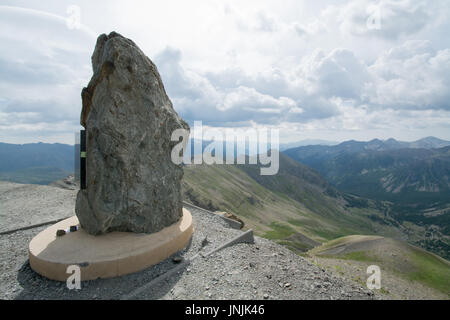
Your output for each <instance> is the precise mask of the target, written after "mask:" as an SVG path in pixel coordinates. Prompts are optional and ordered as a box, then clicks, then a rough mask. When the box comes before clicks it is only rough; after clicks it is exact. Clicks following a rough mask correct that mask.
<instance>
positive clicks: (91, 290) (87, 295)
mask: <svg viewBox="0 0 450 320" xmlns="http://www.w3.org/2000/svg"><path fill="white" fill-rule="evenodd" d="M191 244H192V238H191V240H190V241H189V244H188V246H187V247H186V248H185V249H183V250H182V251H179V252H177V253H175V254H174V255H172V256H171V257H169V258H167V259H166V260H164V261H162V262H160V263H159V264H157V265H155V266H152V267H149V268H147V269H145V270H143V271H140V272H137V273H133V274H129V275H124V276H121V277H117V278H110V279H97V280H89V281H83V282H82V283H81V289H80V290H75V289H73V290H69V289H68V288H67V285H66V283H65V282H60V281H54V280H49V279H47V278H45V277H43V276H41V275H39V274H37V273H36V272H34V271H33V270H32V269H31V267H30V263H29V261H28V260H27V261H26V262H25V263H24V264H23V265H22V267H21V268H20V270H19V272H18V275H17V280H18V282H19V283H20V285H21V286H22V288H23V290H22V291H21V292H20V293H19V295H17V296H16V298H15V299H16V300H35V299H37V300H40V299H50V300H77V299H79V300H92V299H121V298H122V297H123V296H126V295H129V294H130V293H132V292H134V291H135V290H137V289H139V288H141V287H142V286H144V285H145V284H147V283H149V282H150V281H152V280H154V279H156V278H157V277H159V276H161V275H163V274H165V273H166V272H168V271H169V270H171V269H172V268H175V267H177V266H179V263H176V262H174V259H173V258H175V257H180V258H182V260H184V256H185V254H186V252H188V250H189V249H190V248H191ZM187 266H188V264H184V265H183V266H180V267H181V268H180V270H179V272H176V273H175V274H173V275H171V276H170V277H167V278H166V279H164V280H162V281H160V282H159V283H158V284H156V285H155V286H153V287H150V288H146V290H145V297H149V298H151V299H160V298H162V297H164V295H166V294H167V293H168V292H170V290H171V289H172V288H173V287H174V286H175V284H176V283H177V282H178V281H179V279H180V277H181V276H182V274H183V272H185V269H186V268H187ZM68 276H69V274H68ZM134 299H139V296H136V297H134Z"/></svg>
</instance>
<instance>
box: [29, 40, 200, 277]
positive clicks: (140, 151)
mask: <svg viewBox="0 0 450 320" xmlns="http://www.w3.org/2000/svg"><path fill="white" fill-rule="evenodd" d="M92 67H93V73H94V74H93V76H92V79H91V80H90V82H89V84H88V86H87V87H86V88H83V90H82V92H81V97H82V111H81V125H82V126H83V127H85V129H86V176H85V179H86V188H85V189H81V190H79V192H78V195H77V200H76V205H75V212H76V216H73V217H71V218H68V219H66V220H63V221H61V222H58V223H56V224H54V225H52V226H50V227H48V228H47V229H45V230H44V231H42V232H41V233H39V234H38V235H37V236H36V237H34V238H33V240H31V242H30V245H29V259H30V266H31V268H32V269H33V270H35V271H36V272H38V273H39V274H41V275H43V276H45V277H48V278H50V279H54V280H59V281H66V279H67V278H68V277H69V274H68V273H67V270H68V268H69V267H70V268H72V267H73V266H74V265H75V266H78V267H79V268H80V269H81V271H80V273H81V280H93V279H97V278H109V277H115V276H120V275H123V274H127V273H132V272H136V271H140V270H142V269H145V268H147V267H149V266H151V265H154V264H157V263H159V262H161V261H162V260H164V259H166V258H167V257H169V256H170V255H172V254H174V253H175V252H177V251H179V250H181V249H183V248H185V247H186V246H187V244H188V243H189V240H190V238H191V235H192V232H193V230H194V227H193V223H192V216H191V214H190V212H189V211H188V210H187V209H185V208H183V203H182V193H181V179H182V177H183V168H182V167H181V165H179V164H175V163H174V162H172V159H171V153H172V149H173V147H174V146H175V145H176V144H178V143H179V141H171V136H172V133H173V132H174V131H175V130H176V129H185V130H189V126H188V125H187V123H186V122H185V121H183V119H181V118H180V117H179V116H178V114H177V113H176V112H175V110H174V108H173V106H172V103H171V102H170V100H169V98H168V96H167V94H166V92H165V90H164V86H163V83H162V81H161V77H160V75H159V73H158V70H157V69H156V66H155V65H154V64H153V62H152V61H151V60H150V59H149V58H147V57H146V56H145V55H144V53H143V52H142V51H141V50H140V49H139V48H138V47H137V46H136V44H135V43H134V42H133V41H131V40H130V39H127V38H125V37H123V36H121V35H120V34H118V33H115V32H112V33H110V34H109V35H106V34H102V35H101V36H99V37H98V39H97V44H96V46H95V50H94V53H93V55H92Z"/></svg>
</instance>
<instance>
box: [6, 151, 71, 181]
mask: <svg viewBox="0 0 450 320" xmlns="http://www.w3.org/2000/svg"><path fill="white" fill-rule="evenodd" d="M74 162H75V153H74V147H73V146H70V145H66V144H60V143H53V144H49V143H29V144H9V143H1V142H0V180H6V181H13V182H19V183H35V184H49V183H50V182H52V181H54V180H58V179H61V178H64V177H66V176H67V175H69V174H71V173H73V171H74Z"/></svg>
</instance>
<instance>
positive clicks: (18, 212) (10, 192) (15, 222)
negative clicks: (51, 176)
mask: <svg viewBox="0 0 450 320" xmlns="http://www.w3.org/2000/svg"><path fill="white" fill-rule="evenodd" d="M76 195H77V191H76V190H65V189H61V188H57V187H51V186H41V185H34V184H18V183H12V182H6V181H0V221H1V223H0V232H4V231H7V230H12V229H17V228H23V227H26V226H29V225H33V224H38V223H42V222H46V221H51V220H56V219H62V218H66V217H70V216H73V215H74V214H75V206H74V203H75V199H76Z"/></svg>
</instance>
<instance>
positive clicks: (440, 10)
mask: <svg viewBox="0 0 450 320" xmlns="http://www.w3.org/2000/svg"><path fill="white" fill-rule="evenodd" d="M78 18H80V19H78ZM113 30H115V31H117V32H119V33H121V34H122V35H124V36H126V37H128V38H131V39H133V40H134V41H135V42H136V43H137V44H138V45H139V46H140V47H141V49H142V50H143V51H144V52H145V53H146V54H147V55H148V56H149V57H150V58H151V59H152V60H153V61H154V62H155V63H156V65H157V67H158V69H159V71H160V73H161V76H162V79H163V82H164V84H165V87H166V91H167V92H168V95H169V97H170V98H171V100H172V102H173V105H174V107H175V109H176V110H177V112H178V113H179V114H180V115H181V116H182V117H183V118H184V119H186V120H187V121H188V122H190V123H192V122H193V121H194V120H202V121H203V124H204V125H207V126H211V127H219V128H224V127H243V128H247V127H256V128H258V127H268V128H278V129H280V139H281V141H282V142H293V141H298V140H303V139H326V140H333V141H343V140H348V139H356V140H370V139H373V138H381V139H387V138H389V137H394V138H396V139H401V140H406V141H411V140H415V139H418V138H421V137H425V136H429V135H433V136H437V137H439V138H443V139H448V140H450V2H449V1H448V0H433V1H426V0H424V1H421V0H379V1H369V0H348V1H344V0H314V1H306V0H305V1H299V0H295V1H290V0H284V1H279V0H278V1H261V0H258V1H249V0H246V1H231V0H230V1H225V0H220V1H219V0H205V1H195V0H193V1H167V0H166V1H129V0H128V1H113V0H109V1H76V0H71V1H62V0H54V1H45V0H42V1H20V0H13V1H0V42H1V44H2V45H1V50H0V75H1V76H0V142H9V143H28V142H38V141H42V142H61V143H69V144H73V141H74V133H75V132H76V131H77V130H79V129H80V125H79V116H80V111H81V98H80V92H81V89H82V87H84V86H86V85H87V83H88V81H89V79H90V77H91V75H92V71H91V66H90V56H91V54H92V51H93V49H94V46H95V41H96V38H97V36H98V35H99V34H101V33H109V32H110V31H113Z"/></svg>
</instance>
